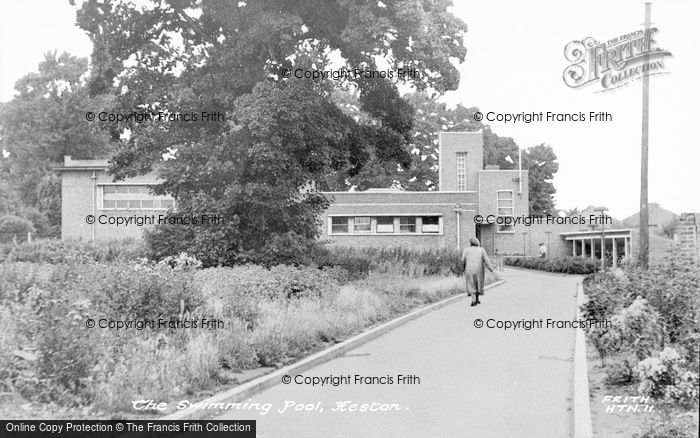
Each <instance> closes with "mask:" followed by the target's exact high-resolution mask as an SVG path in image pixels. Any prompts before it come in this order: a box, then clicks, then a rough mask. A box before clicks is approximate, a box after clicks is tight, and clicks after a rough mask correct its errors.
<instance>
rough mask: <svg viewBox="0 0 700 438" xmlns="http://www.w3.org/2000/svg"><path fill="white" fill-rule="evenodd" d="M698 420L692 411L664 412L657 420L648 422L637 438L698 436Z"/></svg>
mask: <svg viewBox="0 0 700 438" xmlns="http://www.w3.org/2000/svg"><path fill="white" fill-rule="evenodd" d="M697 436H698V424H697V420H696V419H694V418H693V414H692V413H685V414H676V415H671V414H664V415H662V416H660V417H658V418H656V420H655V421H651V422H648V423H647V424H646V425H645V427H644V429H643V430H642V432H641V433H639V434H636V435H635V437H636V438H696V437H697Z"/></svg>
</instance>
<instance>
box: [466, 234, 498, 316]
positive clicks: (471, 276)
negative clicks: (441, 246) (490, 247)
mask: <svg viewBox="0 0 700 438" xmlns="http://www.w3.org/2000/svg"><path fill="white" fill-rule="evenodd" d="M462 264H463V265H464V279H465V280H466V283H467V295H469V296H470V297H472V304H471V305H472V306H476V305H477V304H481V301H479V295H483V294H484V278H485V276H486V272H485V271H484V269H488V270H489V271H491V272H493V266H491V262H490V261H489V256H488V255H486V251H484V248H482V247H481V246H480V243H479V239H477V238H476V237H472V238H471V239H470V240H469V246H468V247H466V248H464V252H462Z"/></svg>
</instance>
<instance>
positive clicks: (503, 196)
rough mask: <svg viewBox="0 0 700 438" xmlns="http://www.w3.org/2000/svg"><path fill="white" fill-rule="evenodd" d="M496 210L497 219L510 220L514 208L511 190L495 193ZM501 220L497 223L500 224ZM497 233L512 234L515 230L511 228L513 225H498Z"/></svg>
mask: <svg viewBox="0 0 700 438" xmlns="http://www.w3.org/2000/svg"><path fill="white" fill-rule="evenodd" d="M496 208H497V214H498V217H499V218H504V219H505V218H510V219H512V218H513V216H514V215H515V213H514V206H513V191H512V190H499V191H498V192H497V198H496ZM502 221H503V220H500V221H499V222H502ZM498 232H499V233H513V232H515V229H514V228H513V225H505V224H502V223H501V224H499V225H498Z"/></svg>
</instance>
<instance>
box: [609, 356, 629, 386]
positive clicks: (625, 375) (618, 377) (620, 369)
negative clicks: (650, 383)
mask: <svg viewBox="0 0 700 438" xmlns="http://www.w3.org/2000/svg"><path fill="white" fill-rule="evenodd" d="M634 367H635V364H633V363H632V362H631V361H630V360H628V359H624V360H622V361H619V362H615V363H613V364H612V365H610V366H608V367H606V368H605V383H606V384H608V385H611V386H616V385H629V384H630V383H633V382H634V381H635V380H636V379H637V373H636V372H635V369H634Z"/></svg>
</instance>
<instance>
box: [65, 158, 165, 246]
mask: <svg viewBox="0 0 700 438" xmlns="http://www.w3.org/2000/svg"><path fill="white" fill-rule="evenodd" d="M94 174H95V177H96V178H95V181H94V183H93V178H92V176H93V171H92V170H84V169H76V170H62V172H61V176H62V182H61V191H62V193H61V237H62V238H63V239H77V240H91V239H92V233H93V225H90V224H88V223H87V221H86V217H87V216H88V215H94V216H96V217H99V216H100V215H105V216H108V217H114V216H123V217H128V216H132V215H140V216H142V215H146V214H147V215H151V214H155V215H156V216H157V215H158V214H163V213H164V211H160V210H158V211H155V210H128V211H114V210H101V209H100V208H99V206H100V200H99V199H97V197H98V196H99V193H100V191H99V189H96V188H95V187H97V186H98V185H99V184H105V183H112V182H113V181H112V177H111V176H110V175H108V174H107V172H105V171H103V170H95V171H94ZM155 181H156V178H155V176H154V175H143V176H138V177H135V178H129V179H126V180H124V181H120V182H122V183H131V184H140V183H143V184H153V183H154V182H155ZM93 200H94V203H95V204H94V207H93ZM98 222H99V221H96V223H95V224H94V233H95V240H110V239H123V238H130V237H131V238H140V237H141V235H142V233H143V227H138V226H133V225H131V226H128V227H123V226H121V227H117V226H114V225H107V224H104V225H103V224H99V223H98Z"/></svg>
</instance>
